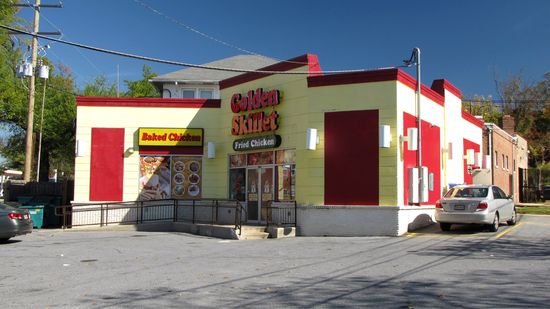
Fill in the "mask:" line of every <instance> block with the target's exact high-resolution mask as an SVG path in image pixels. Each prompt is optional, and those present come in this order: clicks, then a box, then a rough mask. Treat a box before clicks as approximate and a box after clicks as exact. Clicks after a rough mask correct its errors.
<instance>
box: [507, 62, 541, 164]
mask: <svg viewBox="0 0 550 309" xmlns="http://www.w3.org/2000/svg"><path fill="white" fill-rule="evenodd" d="M497 89H498V91H499V93H500V96H501V97H502V100H503V102H504V106H503V109H504V112H505V113H507V114H511V115H513V116H514V118H515V120H516V127H515V130H516V132H518V133H519V134H520V135H521V136H523V137H525V138H526V139H527V141H528V143H529V150H530V155H531V157H532V158H533V159H534V161H535V165H537V166H540V165H544V164H545V162H548V160H550V107H549V104H550V72H548V73H546V74H545V75H544V79H543V80H541V81H538V82H534V83H528V82H526V81H525V80H524V78H523V77H522V76H521V75H520V74H517V75H514V76H511V77H509V78H508V79H507V80H504V81H497Z"/></svg>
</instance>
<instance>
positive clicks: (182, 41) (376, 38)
mask: <svg viewBox="0 0 550 309" xmlns="http://www.w3.org/2000/svg"><path fill="white" fill-rule="evenodd" d="M26 1H32V2H34V0H20V2H23V3H25V2H26ZM57 1H58V0H42V3H47V4H55V3H58V2H57ZM140 2H141V3H145V4H147V5H149V6H151V7H153V8H155V9H156V10H158V11H159V12H161V13H162V14H164V16H160V15H158V14H156V13H154V12H153V11H151V10H150V9H148V8H146V7H144V6H143V5H141V4H140ZM63 5H64V8H61V9H54V8H44V9H42V15H41V17H42V18H41V22H40V26H41V28H40V30H41V31H56V30H61V32H63V36H62V37H61V38H62V39H65V40H69V41H74V42H79V43H83V44H88V45H93V46H96V47H102V48H106V49H112V50H117V51H124V52H128V53H134V54H140V55H145V56H150V57H156V58H163V59H168V60H174V61H181V62H187V63H196V64H202V63H206V62H210V61H214V60H218V59H221V58H225V57H229V56H233V55H236V54H242V53H243V52H242V51H239V50H237V49H235V48H232V47H228V46H226V45H224V44H221V43H218V42H216V41H214V40H212V39H208V38H205V37H204V36H201V35H198V34H197V33H195V32H192V31H190V30H188V29H187V28H185V27H184V26H182V25H181V24H186V25H188V26H191V27H193V28H195V29H197V30H199V31H201V32H203V33H205V34H208V35H210V36H212V37H215V38H217V39H220V40H223V41H225V42H227V43H230V44H232V45H234V46H238V47H239V48H242V49H246V50H250V51H253V52H255V53H258V54H262V55H265V56H269V57H273V58H277V59H288V58H292V57H295V56H298V55H301V54H304V53H312V54H317V55H318V56H319V60H320V63H321V67H322V69H324V70H345V69H370V68H378V67H387V66H396V65H401V64H402V60H403V59H408V58H409V57H410V54H411V50H412V48H413V47H415V46H417V47H419V48H420V49H421V56H422V81H423V82H424V83H426V84H428V85H431V81H432V80H434V79H439V78H445V79H447V80H449V81H450V82H451V83H453V84H454V85H455V86H457V87H458V88H460V89H461V90H462V93H463V94H464V95H465V97H467V98H471V97H472V96H473V95H484V96H487V95H493V96H494V98H495V99H498V95H497V91H496V88H495V82H494V79H495V76H496V77H497V78H499V79H504V78H506V77H507V76H509V75H510V74H516V73H522V74H523V76H524V77H525V78H526V79H527V80H528V81H536V80H540V79H542V78H543V74H544V73H545V72H549V71H550V18H549V16H550V1H547V0H522V1H519V0H517V1H509V0H498V1H497V0H486V1H471V0H463V1H397V0H385V1H359V0H357V1H351V0H339V1H336V0H332V1H326V0H316V1H306V0H302V1H298V0H278V1H257V0H256V1H252V0H232V1H222V0H219V1H214V0H196V1H195V0H189V1H187V0H185V1H184V0H155V1H153V0H116V1H113V0H93V1H83V0H65V1H63ZM19 16H20V17H22V18H24V19H26V20H27V21H28V23H29V24H30V22H31V21H32V10H31V9H29V8H26V9H22V10H21V12H20V14H19ZM168 17H169V18H172V19H168ZM174 20H175V21H174ZM41 42H42V44H50V45H51V47H52V48H51V49H49V50H48V54H47V55H48V57H49V58H50V59H52V60H53V61H54V62H55V63H63V64H65V65H67V66H69V67H70V68H71V69H72V71H73V74H74V76H75V78H76V81H77V83H78V84H79V85H80V86H82V85H83V84H84V83H86V82H90V81H92V80H93V79H94V78H95V77H96V76H98V75H100V74H103V75H105V76H106V77H107V78H109V79H110V80H111V81H113V82H114V81H116V72H117V65H118V66H119V68H120V80H121V87H123V82H122V81H123V80H125V79H130V80H135V79H139V78H140V77H141V69H142V66H143V64H145V63H146V62H143V61H138V60H132V59H125V58H121V57H118V56H112V55H105V54H100V53H97V52H92V51H87V50H77V48H75V47H71V46H66V45H63V44H60V43H51V42H47V41H44V40H42V41H41ZM147 64H148V65H150V66H151V67H152V68H153V71H155V72H156V73H158V74H164V73H168V72H172V71H176V70H179V69H181V67H175V66H169V65H163V64H154V63H147ZM406 71H407V72H408V73H410V74H411V75H414V72H415V71H414V69H406Z"/></svg>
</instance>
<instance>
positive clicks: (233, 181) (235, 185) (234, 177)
mask: <svg viewBox="0 0 550 309" xmlns="http://www.w3.org/2000/svg"><path fill="white" fill-rule="evenodd" d="M245 174H246V169H245V168H236V169H231V170H230V171H229V198H230V199H232V200H238V201H241V202H243V201H244V200H245V191H246V182H245V179H246V178H245V177H246V176H245Z"/></svg>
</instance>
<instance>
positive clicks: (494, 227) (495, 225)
mask: <svg viewBox="0 0 550 309" xmlns="http://www.w3.org/2000/svg"><path fill="white" fill-rule="evenodd" d="M498 220H499V217H498V212H497V213H495V218H494V219H493V224H491V225H489V231H491V232H496V231H498V226H499V221H498Z"/></svg>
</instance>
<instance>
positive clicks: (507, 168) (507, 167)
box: [506, 156, 510, 171]
mask: <svg viewBox="0 0 550 309" xmlns="http://www.w3.org/2000/svg"><path fill="white" fill-rule="evenodd" d="M506 170H507V171H509V170H510V169H509V166H508V156H506Z"/></svg>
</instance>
